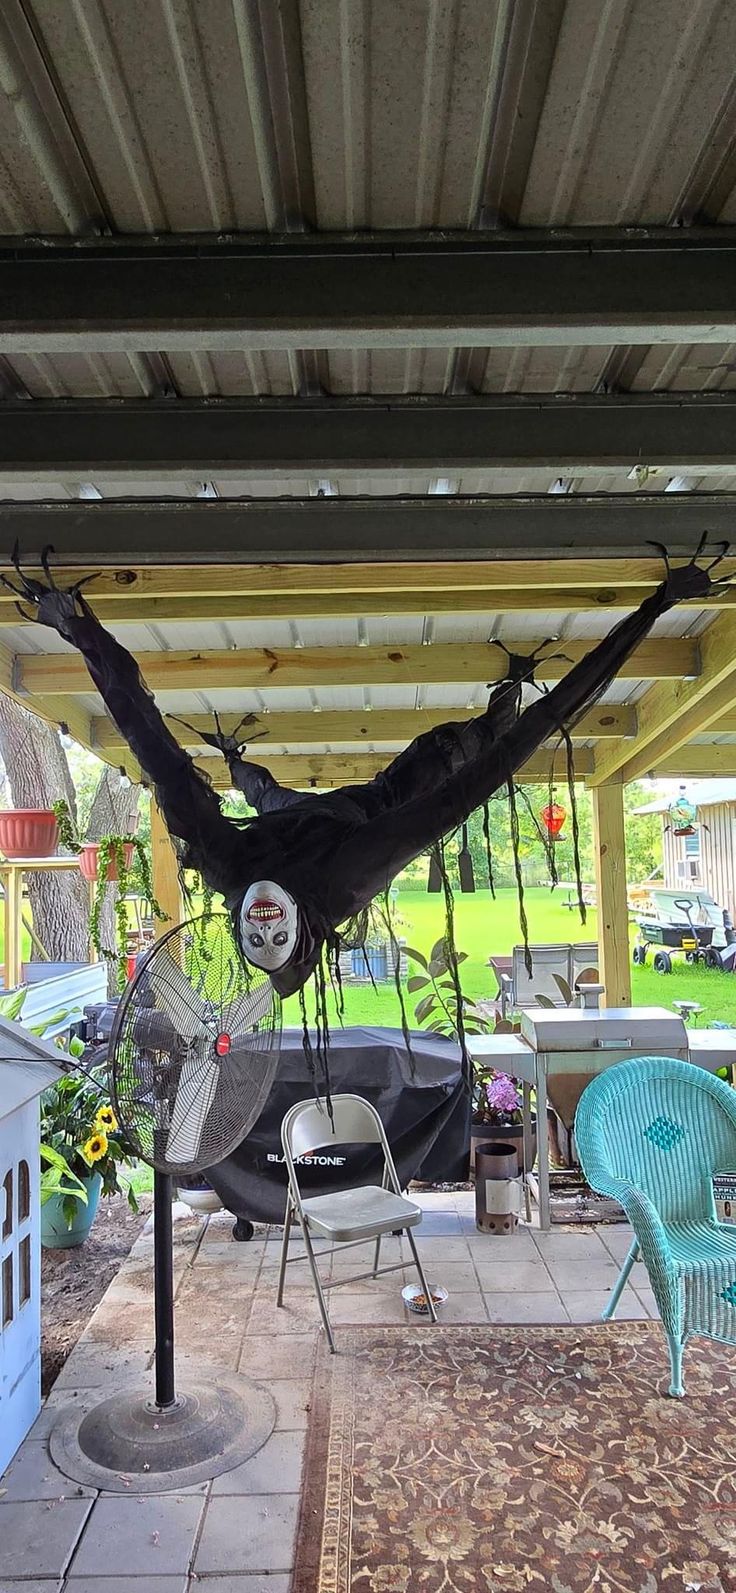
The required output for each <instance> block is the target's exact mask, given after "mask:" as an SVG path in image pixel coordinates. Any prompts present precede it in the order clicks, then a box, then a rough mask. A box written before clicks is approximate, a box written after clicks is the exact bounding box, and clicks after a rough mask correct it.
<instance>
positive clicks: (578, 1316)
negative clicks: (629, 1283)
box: [560, 1289, 649, 1322]
mask: <svg viewBox="0 0 736 1593" xmlns="http://www.w3.org/2000/svg"><path fill="white" fill-rule="evenodd" d="M560 1295H561V1299H562V1303H563V1305H564V1307H565V1310H566V1311H567V1313H568V1315H569V1317H570V1321H571V1322H600V1320H601V1316H602V1314H603V1310H604V1308H605V1306H606V1305H607V1304H608V1301H609V1300H610V1298H611V1296H610V1294H609V1293H608V1292H607V1291H606V1290H603V1291H600V1290H598V1289H592V1290H591V1289H580V1290H578V1289H561V1290H560ZM648 1315H649V1313H648V1311H647V1308H646V1306H645V1305H643V1304H642V1301H641V1300H640V1299H639V1296H638V1295H637V1294H635V1293H634V1290H633V1289H624V1292H623V1294H622V1296H621V1299H620V1300H619V1302H618V1305H617V1307H616V1319H617V1320H618V1321H619V1322H626V1321H635V1320H639V1321H641V1320H644V1319H645V1318H646V1317H647V1316H648Z"/></svg>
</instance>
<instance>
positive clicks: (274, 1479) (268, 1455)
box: [212, 1432, 305, 1496]
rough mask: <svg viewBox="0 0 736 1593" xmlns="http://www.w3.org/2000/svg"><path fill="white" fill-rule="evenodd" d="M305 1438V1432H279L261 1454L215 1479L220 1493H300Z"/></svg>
mask: <svg viewBox="0 0 736 1593" xmlns="http://www.w3.org/2000/svg"><path fill="white" fill-rule="evenodd" d="M304 1448H305V1436H304V1434H303V1433H301V1432H275V1433H274V1434H273V1436H272V1437H271V1438H269V1440H268V1442H267V1443H265V1444H264V1446H263V1448H262V1449H259V1451H258V1454H257V1455H254V1456H253V1457H252V1459H251V1460H246V1461H245V1463H244V1465H242V1466H236V1467H235V1470H234V1471H229V1472H227V1473H226V1475H225V1476H224V1477H215V1480H214V1482H213V1484H212V1493H213V1496H215V1495H217V1494H247V1495H248V1496H250V1495H252V1494H266V1493H298V1492H299V1489H300V1487H301V1477H302V1462H303V1459H304Z"/></svg>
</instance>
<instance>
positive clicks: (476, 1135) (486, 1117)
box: [470, 1068, 537, 1168]
mask: <svg viewBox="0 0 736 1593" xmlns="http://www.w3.org/2000/svg"><path fill="white" fill-rule="evenodd" d="M532 1121H533V1124H534V1128H535V1130H536V1122H535V1120H534V1119H533V1120H532ZM488 1143H493V1144H502V1145H504V1146H505V1147H506V1148H507V1149H509V1150H514V1151H515V1152H516V1156H517V1160H518V1164H519V1167H520V1168H521V1166H522V1162H523V1155H524V1133H523V1097H522V1087H521V1084H520V1082H519V1080H518V1079H515V1078H513V1077H512V1076H511V1074H509V1073H499V1072H497V1071H496V1069H494V1068H489V1069H483V1070H481V1069H476V1072H475V1078H474V1080H473V1113H472V1121H471V1127H470V1165H471V1168H472V1167H473V1166H474V1164H475V1153H476V1151H477V1150H478V1149H479V1147H480V1146H481V1145H485V1144H488ZM536 1154H537V1141H536V1132H535V1133H534V1134H533V1136H532V1164H533V1163H534V1159H535V1157H536Z"/></svg>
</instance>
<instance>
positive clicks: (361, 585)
mask: <svg viewBox="0 0 736 1593" xmlns="http://www.w3.org/2000/svg"><path fill="white" fill-rule="evenodd" d="M674 562H675V563H676V564H677V563H683V562H685V561H683V560H675V561H674ZM0 566H4V567H5V568H8V567H9V561H8V559H7V557H5V558H3V557H1V556H0ZM27 568H28V571H29V573H34V571H35V570H37V569H39V568H40V567H39V566H34V565H31V564H29V565H28V566H27ZM723 571H724V576H725V575H728V574H733V573H736V560H733V559H732V560H729V561H728V562H727V563H726V564H724V566H723ZM55 573H56V579H57V581H58V583H59V585H60V586H63V585H65V584H70V583H71V582H73V581H75V580H79V579H80V577H82V576H87V575H94V576H95V580H94V583H93V584H92V585H91V586H90V588H89V590H88V596H89V597H90V599H91V600H93V601H94V600H102V599H103V598H111V599H114V600H116V601H126V600H127V599H128V598H129V597H130V596H131V594H132V593H133V592H135V593H136V595H137V596H138V597H140V598H153V597H161V598H174V597H186V598H188V597H191V596H193V595H194V596H197V597H232V596H238V595H240V596H252V595H254V594H260V595H264V594H267V593H270V594H275V595H281V594H283V593H290V594H307V593H308V594H311V595H313V594H315V593H321V594H322V595H326V594H330V593H341V592H352V593H356V592H374V593H375V592H382V593H386V594H391V593H394V592H418V591H424V592H433V591H434V592H450V591H457V592H462V591H483V592H498V591H506V590H515V591H527V592H534V591H536V592H539V593H540V594H543V595H544V596H545V597H546V594H547V592H548V591H549V590H550V588H553V587H561V588H571V589H575V590H577V591H583V592H584V591H585V590H586V588H590V589H591V590H593V591H599V590H601V589H603V588H612V589H614V590H615V589H622V588H627V587H634V588H636V587H646V588H648V589H650V588H651V587H654V586H658V585H659V583H660V582H661V580H662V576H663V566H662V560H661V559H659V558H656V557H652V558H643V559H632V558H620V559H619V558H613V559H578V558H576V559H552V558H550V559H543V558H535V559H523V558H522V559H457V560H452V559H445V560H430V561H427V560H422V561H416V560H415V561H409V560H400V561H394V562H393V563H388V562H383V561H381V562H379V561H376V562H372V563H369V562H365V561H364V562H360V563H339V564H338V563H336V564H325V563H321V562H320V563H261V564H249V563H239V564H205V563H202V564H179V565H177V564H151V565H148V564H145V565H136V564H132V565H129V566H124V567H121V566H119V565H118V566H111V565H109V566H108V565H102V566H101V565H99V564H98V565H84V566H83V565H63V564H60V565H59V566H57V568H56V572H55ZM13 601H14V600H13V596H12V593H10V592H7V591H5V590H3V591H2V592H1V593H0V605H2V604H5V605H8V606H12V604H13Z"/></svg>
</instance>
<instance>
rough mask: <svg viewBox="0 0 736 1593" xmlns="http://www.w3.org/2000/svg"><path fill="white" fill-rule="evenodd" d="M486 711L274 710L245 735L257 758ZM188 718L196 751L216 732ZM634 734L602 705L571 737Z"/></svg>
mask: <svg viewBox="0 0 736 1593" xmlns="http://www.w3.org/2000/svg"><path fill="white" fill-rule="evenodd" d="M482 710H483V704H482V702H479V703H478V706H477V707H476V708H467V707H465V708H460V707H457V708H406V709H402V708H377V709H374V710H372V711H371V712H369V713H366V712H362V713H358V712H355V711H353V710H352V709H350V710H346V711H344V712H330V711H321V712H312V713H310V712H306V713H303V712H294V713H289V712H285V713H281V712H276V713H267V714H259V715H258V717H257V723H256V724H255V725H253V726H250V727H246V728H245V729H244V730H243V731H242V732H241V734H242V735H243V737H244V739H245V740H246V742H247V741H248V738H249V736H250V737H252V738H254V739H253V740H252V744H251V748H250V750H251V753H252V755H253V757H255V758H258V757H259V755H260V752H261V750H262V749H265V747H266V746H267V745H268V743H269V742H271V743H273V744H275V745H277V746H288V745H289V744H290V743H291V742H296V743H300V744H303V745H307V744H308V743H310V742H319V743H320V744H322V743H327V744H328V745H332V743H334V742H340V741H361V740H362V741H365V742H367V743H368V742H370V743H371V744H372V743H374V742H381V741H386V742H400V743H404V744H405V743H408V742H410V741H412V740H413V739H414V737H415V736H419V735H421V734H422V733H423V732H424V731H426V730H432V729H433V728H434V726H435V725H441V724H444V723H445V722H446V721H447V720H448V719H449V720H456V721H460V722H464V721H466V720H468V719H474V718H476V717H477V715H478V714H480V713H481V712H482ZM185 717H186V718H188V722H189V724H190V725H191V726H192V730H186V729H185V728H184V727H183V726H182V725H181V724H177V723H175V722H174V721H173V720H169V725H170V728H171V730H172V732H173V734H174V735H175V736H176V738H177V740H178V741H179V742H180V743H181V745H182V746H184V747H188V748H190V749H192V750H194V749H196V748H197V747H200V748H201V745H202V743H201V738H200V735H199V732H201V731H204V732H208V733H209V732H211V731H212V728H213V719H212V715H211V714H192V716H191V718H189V717H188V716H187V715H185ZM241 717H242V716H241V715H240V714H236V713H232V714H221V715H220V719H221V723H222V726H223V729H224V730H225V731H226V732H227V733H228V734H233V733H234V732H235V730H236V727H237V725H238V723H239V721H240V719H241ZM92 723H93V728H94V734H95V743H96V746H97V747H98V748H99V750H100V753H101V755H104V756H105V757H107V756H108V755H112V753H113V752H117V751H118V750H120V751H122V750H123V748H124V746H125V743H124V741H123V738H122V736H121V735H120V732H119V730H118V729H117V727H116V726H115V725H114V724H113V722H112V720H111V719H108V718H106V717H105V716H103V715H98V716H95V718H94V719H93V721H92ZM635 733H636V714H635V712H634V709H633V708H619V707H618V706H613V705H610V704H608V705H607V704H602V705H601V706H600V707H598V708H593V709H591V711H590V712H589V713H586V714H584V715H583V717H582V718H581V719H580V720H579V721H578V723H577V725H576V726H575V729H574V732H573V736H574V739H576V740H578V741H582V740H587V739H588V738H589V737H590V738H591V739H592V738H593V737H601V738H605V739H610V738H611V737H612V736H633V735H635Z"/></svg>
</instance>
